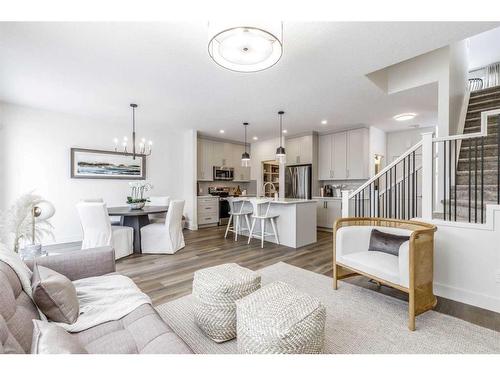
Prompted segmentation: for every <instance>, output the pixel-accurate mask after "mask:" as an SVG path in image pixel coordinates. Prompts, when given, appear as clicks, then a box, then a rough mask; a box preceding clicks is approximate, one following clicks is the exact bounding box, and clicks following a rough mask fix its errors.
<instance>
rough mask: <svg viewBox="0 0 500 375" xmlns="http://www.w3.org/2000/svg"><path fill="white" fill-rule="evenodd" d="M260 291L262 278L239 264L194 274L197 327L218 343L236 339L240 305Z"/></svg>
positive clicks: (221, 266)
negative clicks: (243, 299) (238, 301)
mask: <svg viewBox="0 0 500 375" xmlns="http://www.w3.org/2000/svg"><path fill="white" fill-rule="evenodd" d="M259 288H260V276H259V275H258V274H257V273H255V272H253V271H251V270H249V269H247V268H244V267H241V266H239V265H237V264H236V263H228V264H222V265H220V266H215V267H210V268H205V269H202V270H199V271H196V272H195V273H194V280H193V297H194V315H195V321H196V324H197V325H198V326H199V327H200V328H201V329H202V330H203V331H204V332H205V334H206V335H207V336H208V337H210V338H211V339H212V340H214V341H215V342H223V341H227V340H231V339H234V338H235V337H236V303H235V302H236V301H237V300H239V299H240V298H243V297H245V296H247V295H249V294H250V293H253V292H255V291H256V290H257V289H259Z"/></svg>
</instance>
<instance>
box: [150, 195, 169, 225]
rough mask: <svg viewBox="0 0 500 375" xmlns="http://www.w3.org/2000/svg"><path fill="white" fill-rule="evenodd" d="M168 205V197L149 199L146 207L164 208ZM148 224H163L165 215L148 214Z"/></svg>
mask: <svg viewBox="0 0 500 375" xmlns="http://www.w3.org/2000/svg"><path fill="white" fill-rule="evenodd" d="M169 204H170V197H168V196H167V197H149V202H148V203H146V205H147V206H165V207H168V205H169ZM148 216H149V222H151V223H161V224H163V223H165V216H166V214H165V213H163V214H149V215H148Z"/></svg>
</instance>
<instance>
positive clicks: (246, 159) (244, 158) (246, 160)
mask: <svg viewBox="0 0 500 375" xmlns="http://www.w3.org/2000/svg"><path fill="white" fill-rule="evenodd" d="M241 166H242V167H249V166H250V154H249V153H248V152H244V153H243V154H241Z"/></svg>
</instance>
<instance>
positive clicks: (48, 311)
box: [31, 263, 80, 324]
mask: <svg viewBox="0 0 500 375" xmlns="http://www.w3.org/2000/svg"><path fill="white" fill-rule="evenodd" d="M31 286H32V288H33V301H34V302H35V304H36V305H37V306H38V308H39V309H40V311H41V312H43V313H44V314H45V316H46V317H47V318H48V319H49V320H52V321H54V322H59V323H66V324H73V323H74V322H76V319H77V318H78V314H79V313H80V305H79V303H78V298H77V296H76V289H75V287H74V285H73V283H72V282H71V280H69V279H68V278H67V277H66V276H64V275H61V274H60V273H58V272H56V271H53V270H51V269H50V268H47V267H43V266H39V265H37V264H36V263H35V264H34V266H33V277H32V279H31Z"/></svg>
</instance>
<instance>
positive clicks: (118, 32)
mask: <svg viewBox="0 0 500 375" xmlns="http://www.w3.org/2000/svg"><path fill="white" fill-rule="evenodd" d="M497 26H498V23H481V22H460V23H457V22H453V23H447V22H426V23H415V22H407V23H403V22H383V23H380V22H378V23H377V22H315V23H303V22H301V23H296V22H285V23H284V26H283V27H284V53H283V57H282V59H281V60H280V61H279V62H278V64H277V65H275V66H274V67H272V68H271V69H268V70H265V71H262V72H258V73H236V72H232V71H228V70H225V69H223V68H221V67H219V66H218V65H216V64H215V63H214V62H213V61H211V60H210V58H209V56H208V53H207V23H206V22H192V23H191V22H183V23H7V22H3V23H0V56H1V60H0V100H2V101H6V102H11V103H16V104H21V105H26V106H31V107H35V108H43V109H48V110H54V111H59V112H64V113H72V114H78V115H86V116H92V117H95V118H96V119H99V121H102V122H103V123H105V122H106V120H110V121H113V122H114V121H123V122H124V124H126V125H127V126H128V125H129V121H130V112H129V106H128V105H129V103H131V102H135V103H138V104H139V108H138V112H137V124H138V128H139V129H142V132H143V133H147V129H148V128H150V127H154V128H156V127H167V128H170V129H180V128H194V129H198V130H199V131H201V132H203V133H205V134H208V135H212V136H221V135H220V134H219V130H220V129H224V130H225V134H224V135H223V136H224V137H225V138H228V139H235V140H241V138H242V134H243V127H242V126H241V123H242V122H243V121H248V122H250V128H249V136H254V135H257V136H258V137H259V138H260V139H264V138H270V137H273V136H276V135H277V125H278V116H277V111H278V110H281V109H282V110H284V111H286V113H285V117H284V128H286V129H287V130H288V133H289V134H298V133H302V132H305V131H311V130H317V131H320V132H323V131H330V130H336V129H344V128H349V127H359V126H360V125H377V126H381V127H383V128H385V129H386V130H398V129H401V128H402V127H403V128H404V127H408V125H410V124H409V123H398V122H396V121H394V120H392V116H393V115H395V114H398V113H401V112H416V113H418V114H419V116H417V117H416V118H415V120H414V121H413V123H414V124H415V123H417V124H420V125H421V126H428V125H433V124H434V123H435V120H436V113H437V106H436V102H437V93H436V87H435V85H428V86H424V87H422V88H418V89H415V90H411V91H407V92H403V93H399V94H397V95H391V96H387V95H385V94H384V93H383V92H382V91H380V90H379V89H378V88H377V87H376V86H375V85H374V84H373V83H372V82H371V81H370V80H369V79H368V78H366V77H365V75H366V74H367V73H370V72H373V71H375V70H378V69H382V68H384V67H386V66H388V65H392V64H395V63H398V62H400V61H403V60H406V59H409V58H412V57H414V56H417V55H419V54H422V53H425V52H428V51H431V50H434V49H436V48H440V47H443V46H445V45H448V44H450V43H451V42H454V41H458V40H462V39H464V38H466V37H469V36H471V35H474V34H477V33H480V32H482V31H485V30H488V29H491V28H493V27H497ZM324 119H326V120H328V124H327V125H322V124H321V123H320V122H321V120H324ZM144 135H145V136H146V137H147V134H144Z"/></svg>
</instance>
